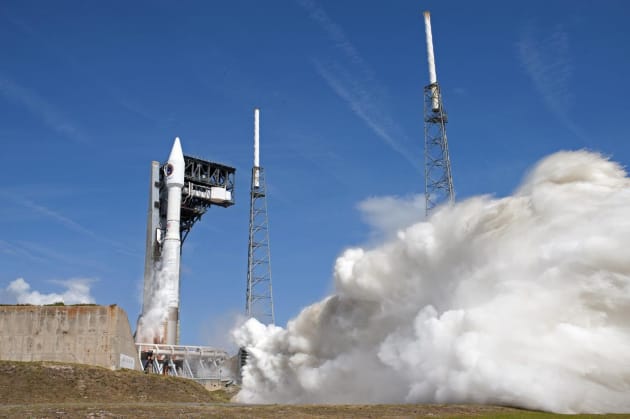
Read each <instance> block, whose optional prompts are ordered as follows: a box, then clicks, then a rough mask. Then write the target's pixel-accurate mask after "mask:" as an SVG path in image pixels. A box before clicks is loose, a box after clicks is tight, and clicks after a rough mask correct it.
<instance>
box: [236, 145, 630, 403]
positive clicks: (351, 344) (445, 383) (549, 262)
mask: <svg viewBox="0 0 630 419" xmlns="http://www.w3.org/2000/svg"><path fill="white" fill-rule="evenodd" d="M629 214H630V180H629V179H628V177H627V175H626V173H625V172H624V170H623V169H622V168H621V167H620V166H619V165H618V164H616V163H614V162H611V161H609V160H607V159H605V158H603V157H602V156H600V155H598V154H594V153H590V152H586V151H577V152H559V153H556V154H553V155H551V156H549V157H547V158H545V159H543V160H542V161H541V162H539V163H538V164H537V165H536V166H535V167H534V169H533V170H532V171H531V173H530V174H529V175H528V176H527V177H526V179H525V181H524V183H523V184H522V186H521V187H520V188H519V189H518V190H517V191H516V192H515V193H514V194H513V195H512V196H509V197H505V198H501V199H498V198H493V197H490V196H479V197H473V198H470V199H468V200H466V201H463V202H460V203H457V204H454V205H453V206H450V207H442V208H441V209H440V210H438V211H436V212H435V213H434V215H433V216H432V217H431V218H430V219H428V220H427V221H425V222H420V223H416V224H414V225H412V226H410V227H408V228H406V229H404V230H401V231H400V232H398V235H397V237H395V238H394V239H392V240H390V241H388V242H386V243H385V244H383V245H381V246H378V247H375V248H371V249H361V248H355V249H349V250H346V251H345V252H344V253H343V254H342V255H341V256H340V257H339V258H338V259H337V262H336V264H335V273H334V279H335V291H334V293H333V295H331V296H329V297H328V298H326V299H324V300H323V301H320V302H318V303H315V304H313V305H311V306H310V307H307V308H305V309H304V310H303V311H302V312H301V313H300V314H299V315H298V316H297V317H296V318H295V319H293V320H291V321H289V322H288V324H287V327H286V328H281V327H277V326H263V325H262V324H260V323H258V322H257V321H256V320H254V319H250V320H248V321H247V322H246V323H245V324H243V325H242V326H241V327H240V328H237V329H235V330H234V331H233V336H234V338H235V340H236V342H237V343H238V344H239V345H240V346H242V347H246V348H247V351H248V354H249V358H248V364H247V365H246V366H245V367H244V371H243V387H242V389H241V391H240V393H239V394H238V400H239V401H241V402H252V403H276V402H285V403H402V402H405V403H407V402H409V403H424V402H437V403H491V404H501V405H513V406H519V407H524V408H528V409H541V410H547V411H554V412H563V413H573V412H593V413H599V412H630V351H629V350H628V348H630V257H629V256H628V249H629V248H630V216H629Z"/></svg>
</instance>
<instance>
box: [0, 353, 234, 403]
mask: <svg viewBox="0 0 630 419" xmlns="http://www.w3.org/2000/svg"><path fill="white" fill-rule="evenodd" d="M228 399H229V396H228V395H226V393H225V392H224V391H222V390H218V391H213V392H210V391H208V390H206V389H205V388H204V387H203V386H202V385H200V384H198V383H196V382H194V381H192V380H187V379H184V378H176V377H169V376H161V375H155V374H144V373H142V372H139V371H131V370H119V371H111V370H108V369H106V368H101V367H95V366H90V365H82V364H65V363H64V364H62V363H57V362H14V361H0V404H33V403H78V402H98V403H125V402H153V403H207V402H225V401H226V400H228Z"/></svg>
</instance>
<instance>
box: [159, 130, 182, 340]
mask: <svg viewBox="0 0 630 419" xmlns="http://www.w3.org/2000/svg"><path fill="white" fill-rule="evenodd" d="M184 169H185V163H184V154H183V153H182V146H181V144H180V142H179V137H177V138H175V142H174V143H173V148H172V149H171V154H170V155H169V156H168V161H167V162H166V164H165V165H164V169H163V170H164V181H165V183H166V188H167V189H168V199H167V202H168V206H167V211H166V234H165V236H164V242H163V244H162V260H161V262H162V263H161V273H162V275H164V279H165V281H166V282H165V292H166V293H167V295H168V300H167V319H166V338H165V342H164V343H166V344H167V345H175V344H176V343H177V324H178V320H179V272H180V269H179V263H180V254H181V238H180V232H179V217H180V212H181V199H182V187H183V186H184Z"/></svg>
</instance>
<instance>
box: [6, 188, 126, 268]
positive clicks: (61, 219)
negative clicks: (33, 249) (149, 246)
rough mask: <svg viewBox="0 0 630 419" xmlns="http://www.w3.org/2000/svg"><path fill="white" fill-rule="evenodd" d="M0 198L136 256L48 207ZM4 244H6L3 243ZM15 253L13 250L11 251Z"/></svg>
mask: <svg viewBox="0 0 630 419" xmlns="http://www.w3.org/2000/svg"><path fill="white" fill-rule="evenodd" d="M0 196H4V197H5V198H6V199H8V200H11V201H13V202H14V203H16V204H18V205H21V206H23V207H25V208H28V209H30V210H31V211H33V212H35V213H37V214H40V215H43V216H44V217H46V218H49V219H51V220H54V221H55V222H57V223H58V224H61V225H63V226H64V227H66V228H67V229H69V230H71V231H74V232H76V233H79V234H82V235H84V236H87V237H89V238H91V239H94V240H95V241H97V242H100V243H105V244H108V245H110V246H112V247H114V249H115V250H116V251H117V252H118V253H122V254H125V255H129V256H137V254H136V252H134V251H132V250H130V249H129V248H127V247H126V246H125V245H123V244H122V243H119V242H117V241H115V240H110V239H108V238H106V237H103V235H102V234H97V233H96V232H94V231H92V230H90V229H89V228H86V227H84V226H82V225H81V224H79V223H77V222H76V221H74V220H72V219H70V218H68V217H66V216H65V215H63V214H61V213H59V212H57V211H55V210H52V209H50V208H48V207H45V206H43V205H40V204H37V203H35V202H33V201H31V200H29V199H25V198H19V197H15V196H11V195H9V194H7V193H5V192H3V191H1V190H0ZM5 243H6V242H5ZM13 250H14V251H15V248H14V249H13Z"/></svg>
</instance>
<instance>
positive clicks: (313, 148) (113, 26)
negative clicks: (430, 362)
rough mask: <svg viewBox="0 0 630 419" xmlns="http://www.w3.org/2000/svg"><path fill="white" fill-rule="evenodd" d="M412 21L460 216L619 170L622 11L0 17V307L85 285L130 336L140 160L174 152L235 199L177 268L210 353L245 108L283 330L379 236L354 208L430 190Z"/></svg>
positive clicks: (193, 5)
mask: <svg viewBox="0 0 630 419" xmlns="http://www.w3.org/2000/svg"><path fill="white" fill-rule="evenodd" d="M425 9H427V10H430V11H431V13H432V24H433V36H434V42H435V54H436V63H437V75H438V80H439V82H440V84H441V86H442V91H443V98H444V103H445V106H446V109H447V111H448V113H449V117H450V122H449V126H448V134H449V145H450V153H451V159H452V164H453V177H454V183H455V188H456V191H457V197H458V199H464V198H466V197H468V196H472V195H477V194H486V193H488V194H495V195H498V196H501V195H506V194H509V193H510V192H511V191H512V190H514V189H515V188H516V187H517V185H518V183H519V181H520V179H521V178H522V176H523V174H524V172H525V171H526V169H527V168H528V167H530V166H531V165H532V164H533V163H535V162H536V161H537V160H538V159H539V158H541V157H543V156H545V155H547V154H549V153H552V152H554V151H558V150H564V149H580V148H587V149H591V150H596V151H600V152H602V153H603V154H606V155H610V156H612V158H613V159H615V160H617V161H619V162H621V163H622V164H623V165H624V166H627V165H628V163H629V162H630V146H629V145H628V142H627V139H628V125H627V120H628V117H629V116H630V102H629V101H628V100H627V98H628V97H630V83H628V81H627V79H626V77H627V74H630V58H629V56H630V54H628V53H627V45H628V42H629V41H630V29H628V26H627V19H628V17H629V16H630V4H628V3H627V2H625V1H621V0H619V1H611V0H608V1H601V2H597V4H596V5H595V4H594V3H593V2H590V1H573V0H571V1H568V0H566V1H544V2H543V1H528V2H503V1H484V0H480V1H476V2H468V1H451V2H444V1H440V2H438V1H423V2H419V1H402V0H401V1H395V2H376V1H358V0H347V1H315V0H295V1H288V0H287V1H276V2H261V1H253V0H252V1H244V0H236V1H221V2H220V1H214V2H201V1H199V2H193V1H189V2H166V1H151V2H149V1H146V2H116V1H113V2H84V1H65V2H43V1H39V2H33V1H19V2H18V1H4V2H2V4H1V5H0V51H2V55H1V58H0V141H1V144H2V154H1V156H2V163H3V167H4V170H5V175H4V177H3V183H2V186H0V202H1V203H2V205H0V232H1V233H0V289H3V290H5V291H3V292H2V293H1V294H0V297H2V298H3V299H4V301H6V302H9V300H10V296H9V294H8V293H7V292H6V288H7V287H8V286H9V283H11V282H12V281H14V280H16V279H17V278H24V280H25V281H26V282H28V284H30V285H31V287H32V290H37V291H38V292H41V293H53V292H54V293H61V292H63V291H64V290H65V288H64V287H66V286H67V284H68V282H64V281H68V280H72V279H76V278H82V279H85V280H86V281H87V282H86V283H87V284H89V286H90V292H91V295H92V296H93V297H94V299H95V300H96V302H97V303H99V304H113V303H116V304H119V305H120V306H122V307H123V308H124V309H125V310H126V311H127V314H128V315H129V319H130V322H131V323H132V327H135V321H136V318H137V315H138V313H139V311H140V308H141V302H140V299H139V295H140V289H141V281H142V275H143V266H144V245H145V243H144V239H145V226H146V207H147V190H148V174H149V168H150V162H151V160H159V161H164V160H166V158H167V156H168V153H169V150H170V146H171V144H172V141H173V138H174V137H175V136H180V138H181V140H182V146H183V149H184V152H185V153H187V154H192V155H197V156H200V157H202V158H206V159H208V160H213V161H217V162H221V163H225V164H229V165H233V166H235V167H236V168H237V185H236V188H237V192H236V200H237V204H236V205H235V206H234V207H231V208H228V209H223V208H212V209H211V210H210V211H209V212H208V213H207V214H206V215H205V216H204V219H203V220H202V221H201V222H200V223H199V224H198V225H197V226H195V228H194V229H193V231H192V233H191V234H190V236H189V237H188V239H187V242H186V243H185V246H184V253H183V264H184V265H183V278H182V285H181V286H182V289H181V293H182V301H181V320H182V331H181V332H182V343H186V344H216V343H217V342H218V341H220V338H219V337H218V334H219V333H220V332H221V331H222V330H224V329H226V328H227V326H225V325H226V324H228V323H230V322H231V319H232V318H233V317H234V316H235V315H236V314H237V313H241V312H243V311H244V300H245V279H246V262H247V221H248V205H249V202H248V193H249V190H248V189H249V174H250V168H251V144H252V135H253V132H252V131H253V127H252V124H253V122H252V121H253V115H252V110H253V108H254V107H255V106H258V107H260V108H261V144H262V145H261V162H262V165H263V166H264V167H265V171H266V176H267V187H268V192H269V198H268V205H269V217H270V227H271V249H272V265H273V286H274V301H275V308H276V319H277V323H278V324H281V325H283V324H285V323H286V321H287V320H288V319H289V318H291V317H292V316H294V315H296V314H297V313H298V312H299V311H300V309H301V308H302V307H304V306H305V305H307V304H309V303H311V302H314V301H316V300H318V299H320V298H321V297H322V296H324V295H326V294H327V293H328V292H329V291H330V289H331V274H332V267H333V264H334V260H335V258H336V256H337V255H338V254H339V253H340V252H341V251H342V250H343V249H345V248H347V247H349V246H356V245H361V244H364V243H369V242H370V241H372V240H373V234H372V233H371V228H370V226H369V225H368V224H369V223H368V222H367V221H369V220H368V219H366V216H365V215H362V214H361V212H360V211H359V209H358V206H359V204H360V203H361V202H363V201H365V200H366V199H368V198H371V197H381V196H399V197H408V198H409V197H412V196H413V195H416V194H421V193H423V192H424V191H423V188H424V179H423V169H422V165H423V154H422V153H423V122H422V112H423V109H422V106H423V104H422V88H423V86H424V85H426V84H427V81H428V74H427V66H426V49H425V41H424V25H423V20H422V11H423V10H425ZM367 218H369V217H367ZM64 284H65V285H64Z"/></svg>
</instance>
